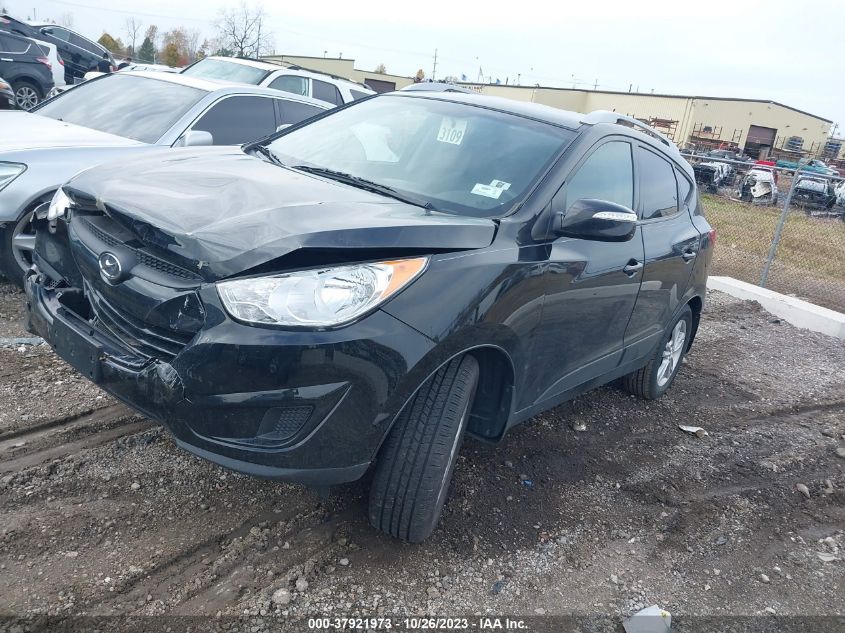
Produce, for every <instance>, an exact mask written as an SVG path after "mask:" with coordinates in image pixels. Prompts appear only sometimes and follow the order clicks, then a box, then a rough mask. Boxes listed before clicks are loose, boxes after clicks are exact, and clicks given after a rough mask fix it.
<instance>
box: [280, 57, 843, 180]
mask: <svg viewBox="0 0 845 633" xmlns="http://www.w3.org/2000/svg"><path fill="white" fill-rule="evenodd" d="M267 59H268V60H270V61H275V62H277V63H282V64H285V65H294V66H300V67H302V68H308V69H311V70H317V71H321V72H326V73H330V74H332V75H336V76H338V77H343V78H346V79H351V80H353V81H357V82H360V83H366V84H368V85H369V86H370V87H371V88H373V90H377V91H379V92H387V91H390V90H398V89H401V88H403V87H405V86H407V85H408V84H410V83H413V79H412V78H410V77H403V76H400V75H388V74H383V73H376V72H369V71H364V70H360V69H357V68H355V61H354V60H352V59H332V58H324V57H303V56H296V55H272V56H269V57H268V58H267ZM459 85H462V86H465V87H467V88H471V89H473V90H476V91H477V92H479V93H481V94H485V95H492V96H498V97H506V98H508V99H516V100H519V101H532V102H535V103H542V104H545V105H549V106H553V107H556V108H562V109H565V110H573V111H575V112H591V111H593V110H611V111H614V112H619V113H620V114H625V115H629V116H633V117H635V118H637V119H640V120H641V121H644V122H645V123H648V124H649V125H651V126H653V127H655V128H656V129H658V130H660V131H661V132H663V133H664V134H665V135H666V136H668V137H669V138H671V139H672V140H673V141H675V143H677V144H678V145H679V146H680V147H682V148H693V147H694V148H696V149H699V150H702V149H711V148H725V149H735V150H738V151H744V152H745V153H747V154H748V155H750V156H753V157H755V158H792V159H797V158H801V157H804V156H814V157H819V158H822V159H825V160H828V161H831V162H836V163H837V164H840V166H845V142H843V141H841V140H839V139H835V138H831V130H832V126H833V122H832V121H830V120H829V119H825V118H823V117H820V116H816V115H814V114H810V113H809V112H804V111H802V110H798V109H796V108H793V107H790V106H788V105H784V104H782V103H778V102H776V101H767V100H761V99H742V98H726V97H706V96H685V95H665V94H651V93H639V92H611V91H605V90H582V89H569V88H549V87H541V86H535V87H529V86H507V85H501V84H477V83H460V84H459Z"/></svg>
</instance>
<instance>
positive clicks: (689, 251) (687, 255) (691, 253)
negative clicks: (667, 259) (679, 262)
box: [681, 248, 698, 262]
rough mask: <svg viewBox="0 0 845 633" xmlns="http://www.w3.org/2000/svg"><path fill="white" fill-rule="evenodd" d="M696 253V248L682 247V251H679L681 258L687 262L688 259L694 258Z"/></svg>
mask: <svg viewBox="0 0 845 633" xmlns="http://www.w3.org/2000/svg"><path fill="white" fill-rule="evenodd" d="M697 254H698V251H697V250H696V249H694V248H686V249H684V251H683V252H682V253H681V258H682V259H683V260H684V261H685V262H688V261H691V260H693V259H695V256H696V255H697Z"/></svg>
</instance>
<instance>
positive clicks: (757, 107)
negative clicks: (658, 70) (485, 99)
mask: <svg viewBox="0 0 845 633" xmlns="http://www.w3.org/2000/svg"><path fill="white" fill-rule="evenodd" d="M465 85H466V86H467V87H469V88H472V89H473V90H476V91H477V92H480V93H481V94H485V95H494V96H499V97H507V98H510V99H517V100H519V101H533V102H535V103H542V104H545V105H550V106H553V107H556V108H562V109H564V110H573V111H575V112H591V111H593V110H611V111H615V112H619V113H620V114H626V115H630V116H634V117H636V118H638V119H641V120H643V121H647V122H650V123H651V124H652V125H655V127H657V128H658V129H661V123H663V124H665V125H666V126H667V127H666V128H662V131H663V132H664V133H667V134H668V135H669V136H671V137H672V138H674V140H675V142H676V143H678V144H679V145H683V144H684V143H686V142H687V141H689V140H690V137H691V136H692V135H693V134H694V133H701V131H702V130H704V129H710V130H712V131H711V132H709V134H710V135H711V136H712V137H714V138H715V137H717V136H718V137H719V138H720V139H721V140H722V141H725V142H731V141H733V142H736V143H737V144H738V145H739V146H740V147H743V146H744V145H745V141H746V139H747V138H748V129H749V127H750V126H751V125H756V126H760V127H766V128H774V129H775V130H777V133H776V144H777V146H778V147H780V146H781V145H782V143H783V142H784V140H785V139H787V138H789V137H791V136H798V137H801V138H802V139H803V141H804V142H803V149H805V150H808V151H810V150H811V149H817V148H819V147H820V146H821V145H823V144H824V143H825V142H826V141H827V137H828V134H829V133H830V126H831V124H830V122H829V121H825V120H824V119H822V118H821V117H817V116H813V115H811V114H806V113H802V112H799V111H797V110H793V109H791V108H788V107H785V106H782V105H779V104H776V103H766V102H758V101H749V100H743V99H714V98H710V99H708V98H694V97H684V96H673V95H651V94H643V93H625V92H621V93H620V92H601V91H592V90H571V89H566V88H539V87H535V88H531V87H526V86H501V85H488V84H483V85H481V84H465Z"/></svg>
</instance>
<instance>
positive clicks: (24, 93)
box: [12, 79, 44, 110]
mask: <svg viewBox="0 0 845 633" xmlns="http://www.w3.org/2000/svg"><path fill="white" fill-rule="evenodd" d="M12 90H13V91H14V93H15V103H17V105H18V107H19V108H20V109H21V110H31V109H32V108H34V107H35V106H37V105H38V104H39V103H40V102H41V100H42V99H43V98H44V95H43V94H42V92H41V90H40V89H39V88H38V86H36V85H35V84H34V83H32V82H30V81H26V80H24V79H22V80H20V81H16V82H15V83H14V84H12Z"/></svg>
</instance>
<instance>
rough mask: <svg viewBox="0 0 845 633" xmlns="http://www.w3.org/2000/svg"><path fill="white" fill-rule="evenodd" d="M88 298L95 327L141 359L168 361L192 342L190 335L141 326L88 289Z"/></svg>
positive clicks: (141, 324) (138, 322)
mask: <svg viewBox="0 0 845 633" xmlns="http://www.w3.org/2000/svg"><path fill="white" fill-rule="evenodd" d="M88 298H89V299H90V301H91V307H92V308H93V310H94V315H95V317H96V322H95V325H94V326H95V327H97V328H99V329H102V330H104V331H105V333H106V334H109V335H111V336H113V337H115V338H117V339H118V340H119V341H121V342H122V343H123V344H124V345H126V346H127V347H129V348H131V349H133V350H135V351H136V352H139V353H141V354H143V355H144V356H149V357H151V358H158V359H160V360H170V359H172V358H173V357H174V356H176V354H178V353H179V352H180V351H182V349H183V348H184V347H185V345H187V344H188V342H189V341H190V340H191V339H192V338H193V335H192V334H188V333H182V332H171V331H166V330H164V329H162V328H158V327H154V326H151V325H149V324H147V323H143V322H141V321H139V320H138V319H136V318H135V317H133V316H131V315H129V314H126V313H125V312H123V311H122V310H120V309H118V308H116V307H115V306H113V305H111V304H109V303H108V302H107V301H106V300H105V299H104V298H103V297H102V296H101V295H100V294H99V293H98V292H96V291H95V290H93V289H89V292H88Z"/></svg>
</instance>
